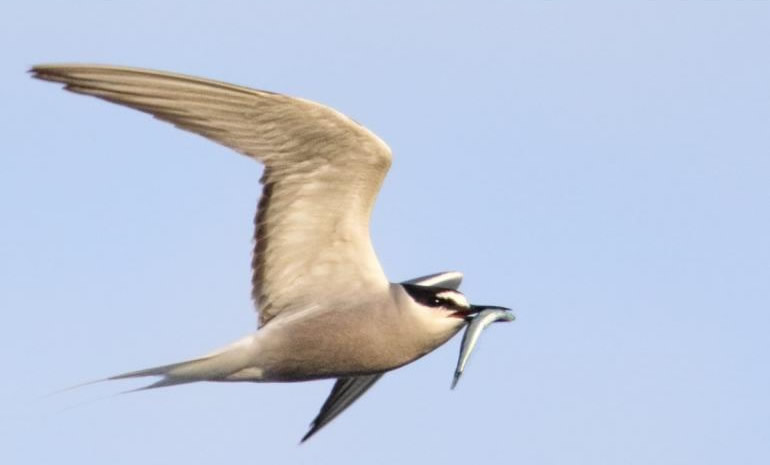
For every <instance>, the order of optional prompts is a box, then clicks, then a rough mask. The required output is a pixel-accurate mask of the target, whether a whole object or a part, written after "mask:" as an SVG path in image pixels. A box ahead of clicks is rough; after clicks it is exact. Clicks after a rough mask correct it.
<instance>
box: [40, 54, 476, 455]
mask: <svg viewBox="0 0 770 465" xmlns="http://www.w3.org/2000/svg"><path fill="white" fill-rule="evenodd" d="M31 72H32V74H33V76H34V77H36V78H39V79H43V80H47V81H53V82H58V83H62V84H64V86H65V89H67V90H70V91H72V92H75V93H80V94H85V95H90V96H94V97H98V98H101V99H104V100H107V101H110V102H113V103H117V104H120V105H125V106H127V107H131V108H134V109H136V110H139V111H143V112H145V113H149V114H151V115H153V116H154V117H156V118H158V119H160V120H163V121H167V122H170V123H172V124H174V125H175V126H177V127H179V128H181V129H184V130H187V131H190V132H193V133H196V134H199V135H202V136H204V137H206V138H208V139H210V140H213V141H215V142H218V143H220V144H223V145H225V146H227V147H230V148H232V149H233V150H235V151H237V152H238V153H241V154H243V155H246V156H248V157H251V158H253V159H255V160H257V161H259V162H261V163H262V164H263V165H264V171H263V173H262V177H261V179H260V182H261V183H262V184H263V185H264V188H263V191H262V196H261V198H260V201H259V206H258V209H257V215H256V218H255V221H254V223H255V235H254V239H255V247H254V255H253V260H252V269H253V274H252V285H253V287H252V296H253V298H254V300H255V303H256V304H257V308H258V310H259V329H258V331H257V332H256V333H254V334H252V335H249V336H247V337H245V338H243V339H241V340H239V341H237V342H235V343H233V344H231V345H229V346H227V347H224V348H222V349H220V350H217V351H215V352H213V353H211V354H208V355H206V356H203V357H199V358H196V359H192V360H188V361H184V362H180V363H174V364H171V365H164V366H159V367H155V368H150V369H145V370H140V371H134V372H130V373H124V374H121V375H117V376H113V377H111V378H109V379H123V378H132V377H142V376H160V377H162V378H161V379H160V380H159V381H158V382H156V383H154V384H151V385H149V386H147V387H146V388H144V389H147V388H154V387H161V386H169V385H174V384H182V383H190V382H196V381H257V382H261V381H305V380H311V379H320V378H337V379H338V381H337V383H336V384H335V386H334V388H333V390H332V392H331V394H330V396H329V398H328V399H327V401H326V403H325V404H324V406H323V407H322V409H321V412H320V413H319V415H318V417H316V419H315V420H314V422H313V425H312V427H311V429H310V431H309V432H308V434H307V435H306V436H305V438H303V440H304V439H307V438H308V437H309V436H310V435H312V434H313V433H314V432H316V431H318V429H320V428H321V427H322V426H323V425H325V424H326V423H328V422H329V421H331V419H333V418H334V417H335V416H336V415H338V414H339V413H340V412H341V411H342V410H344V409H345V408H346V407H347V406H349V405H350V404H351V403H352V402H353V401H355V400H356V399H357V398H358V397H360V396H361V395H362V394H363V393H364V392H365V391H366V390H367V389H368V388H369V387H371V386H372V384H374V383H375V382H376V381H377V380H378V379H379V377H380V376H382V373H384V372H386V371H388V370H392V369H394V368H398V367H400V366H402V365H404V364H406V363H409V362H411V361H413V360H415V359H417V358H419V357H421V356H423V355H425V354H427V353H428V352H430V351H432V350H433V349H435V348H436V347H438V346H440V345H441V344H443V343H444V342H446V341H447V340H448V339H449V338H450V337H452V336H453V335H454V334H455V333H456V332H457V331H458V330H459V329H460V328H461V327H462V326H463V324H464V323H465V319H464V315H465V314H470V313H471V312H476V311H478V310H479V309H478V308H474V307H472V306H471V305H470V304H469V303H468V301H467V300H466V299H465V297H464V296H463V295H462V294H460V293H459V292H457V291H456V289H457V287H458V286H459V284H460V280H461V279H462V275H461V274H460V273H457V272H448V273H439V274H436V275H431V276H425V277H422V278H418V279H416V280H413V281H412V282H411V283H403V284H393V283H390V282H388V279H387V278H386V276H385V273H384V272H383V270H382V267H381V266H380V263H379V260H378V259H377V256H376V254H375V252H374V248H373V247H372V244H371V241H370V238H369V218H370V215H371V211H372V208H373V205H374V201H375V198H376V196H377V193H378V191H379V189H380V186H381V185H382V181H383V179H384V178H385V175H386V173H387V171H388V169H389V167H390V164H391V152H390V148H389V147H388V146H387V144H385V142H383V141H382V140H381V139H380V138H379V137H377V136H376V135H375V134H374V133H372V132H371V131H369V130H368V129H366V128H365V127H363V126H361V125H360V124H358V123H356V122H355V121H353V120H351V119H350V118H348V117H347V116H345V115H343V114H341V113H339V112H337V111H336V110H333V109H331V108H329V107H326V106H324V105H320V104H318V103H315V102H311V101H309V100H305V99H301V98H295V97H289V96H286V95H281V94H276V93H272V92H266V91H261V90H255V89H249V88H246V87H240V86H235V85H232V84H227V83H223V82H218V81H212V80H208V79H201V78H196V77H191V76H184V75H180V74H173V73H165V72H159V71H152V70H143V69H135V68H123V67H114V66H103V65H78V64H73V65H41V66H35V67H33V68H32V70H31Z"/></svg>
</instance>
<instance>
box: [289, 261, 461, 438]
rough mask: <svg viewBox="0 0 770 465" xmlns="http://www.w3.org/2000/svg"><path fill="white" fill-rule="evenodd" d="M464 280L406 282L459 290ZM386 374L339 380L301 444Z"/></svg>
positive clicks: (455, 275)
mask: <svg viewBox="0 0 770 465" xmlns="http://www.w3.org/2000/svg"><path fill="white" fill-rule="evenodd" d="M462 279H463V274H462V273H460V272H459V271H447V272H443V273H436V274H432V275H428V276H421V277H419V278H415V279H410V280H409V281H405V282H406V283H407V284H417V285H422V286H438V287H446V288H450V289H457V288H459V287H460V282H461V281H462ZM384 374H385V373H376V374H373V375H365V376H353V377H350V378H339V379H337V382H335V383H334V387H332V392H330V393H329V396H328V397H327V398H326V400H325V401H324V404H323V406H321V410H320V411H319V412H318V415H316V417H315V418H314V419H313V422H312V423H310V429H309V430H308V432H307V433H305V436H303V437H302V441H300V442H305V441H307V440H308V439H310V437H311V436H313V435H314V434H315V433H317V432H318V431H319V430H320V429H321V428H323V427H324V426H326V425H327V424H328V423H329V422H330V421H332V420H334V419H335V418H336V417H337V415H339V414H340V413H342V412H343V411H344V410H345V409H346V408H348V407H350V405H351V404H352V403H353V402H355V401H356V400H358V398H359V397H361V396H362V395H364V393H365V392H366V391H368V390H369V388H370V387H372V386H373V385H374V383H376V382H377V381H378V380H379V379H380V378H382V376H383V375H384Z"/></svg>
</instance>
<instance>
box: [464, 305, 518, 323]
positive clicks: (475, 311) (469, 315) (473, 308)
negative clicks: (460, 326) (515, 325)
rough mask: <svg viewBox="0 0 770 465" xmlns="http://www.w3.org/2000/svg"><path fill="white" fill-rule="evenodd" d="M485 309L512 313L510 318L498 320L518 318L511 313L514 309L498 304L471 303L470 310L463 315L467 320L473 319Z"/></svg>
mask: <svg viewBox="0 0 770 465" xmlns="http://www.w3.org/2000/svg"><path fill="white" fill-rule="evenodd" d="M484 310H498V311H503V312H509V313H508V314H509V315H510V318H508V319H501V320H498V321H513V320H514V319H516V317H515V316H514V315H513V313H510V312H512V311H513V310H511V309H510V308H506V307H498V306H497V305H471V308H470V310H468V312H467V313H465V314H464V315H463V318H465V321H471V320H472V319H473V318H474V317H475V316H476V315H478V314H479V313H481V312H483V311H484Z"/></svg>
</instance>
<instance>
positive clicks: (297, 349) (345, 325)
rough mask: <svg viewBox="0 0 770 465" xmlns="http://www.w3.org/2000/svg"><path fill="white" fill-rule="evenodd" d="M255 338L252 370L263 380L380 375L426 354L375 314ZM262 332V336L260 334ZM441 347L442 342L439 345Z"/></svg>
mask: <svg viewBox="0 0 770 465" xmlns="http://www.w3.org/2000/svg"><path fill="white" fill-rule="evenodd" d="M275 323H278V324H277V325H276V326H274V327H272V328H271V327H270V325H271V324H273V323H272V322H271V323H270V324H268V325H267V326H265V327H264V328H262V329H261V330H260V331H259V332H258V333H257V335H258V338H257V339H258V341H257V342H258V343H257V344H256V347H255V359H254V362H255V367H258V368H259V369H260V370H261V380H263V381H306V380H311V379H321V378H338V377H344V376H356V375H363V374H371V373H380V372H384V371H388V370H392V369H394V368H398V367H400V366H402V365H405V364H407V363H409V362H411V361H413V360H415V359H417V358H419V357H421V356H423V355H425V354H426V353H427V352H430V350H432V349H433V348H435V346H434V347H426V346H425V344H424V343H423V341H420V340H418V339H417V338H415V337H413V336H414V335H413V334H410V333H408V332H404V331H403V329H402V328H399V327H398V325H395V324H392V323H389V322H388V321H387V319H385V320H381V321H378V319H377V316H376V315H369V317H368V318H367V317H365V316H364V315H360V316H358V315H352V316H351V315H349V314H348V315H347V316H345V317H344V318H334V317H330V318H326V319H321V318H308V319H301V320H297V321H295V322H291V323H287V324H281V322H275ZM260 333H261V334H260ZM442 342H443V341H442Z"/></svg>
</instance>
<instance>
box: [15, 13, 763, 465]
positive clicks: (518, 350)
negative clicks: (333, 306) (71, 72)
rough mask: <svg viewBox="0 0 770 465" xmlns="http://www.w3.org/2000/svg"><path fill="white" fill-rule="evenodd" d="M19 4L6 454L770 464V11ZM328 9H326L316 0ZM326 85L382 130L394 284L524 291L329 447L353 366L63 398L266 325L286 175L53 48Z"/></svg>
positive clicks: (317, 93)
mask: <svg viewBox="0 0 770 465" xmlns="http://www.w3.org/2000/svg"><path fill="white" fill-rule="evenodd" d="M362 3H364V2H353V1H347V2H340V1H337V2H295V1H285V2H271V3H266V2H246V1H243V2H228V1H224V2H208V5H207V6H203V5H201V4H196V3H192V2H189V1H184V2H182V1H164V2H155V1H131V2H128V1H99V2H96V1H94V2H77V1H74V2H34V1H29V2H10V3H8V4H7V5H5V7H4V8H3V13H2V17H1V18H0V43H2V44H3V47H2V48H3V51H2V60H0V80H1V82H2V86H0V101H1V102H2V111H0V128H2V129H1V130H2V134H3V138H2V140H3V148H2V155H0V215H1V217H2V228H0V309H2V317H3V318H2V325H0V340H1V341H2V351H0V353H1V354H2V355H0V357H2V360H0V362H1V363H2V367H3V372H4V375H3V381H2V383H0V399H2V400H0V443H2V447H0V462H2V463H7V464H11V463H13V464H18V463H30V464H32V463H35V464H42V463H73V464H74V463H78V464H107V463H110V464H145V463H147V464H150V463H184V464H199V463H200V464H203V463H255V464H256V463H271V464H273V463H335V464H348V463H376V464H393V463H440V464H470V463H500V464H557V463H570V464H597V463H599V464H601V463H623V464H651V463H655V464H685V463H688V464H689V463H698V464H722V463H740V464H744V465H746V464H767V463H770V400H768V393H770V370H769V366H768V356H769V355H770V342H768V333H769V332H770V58H769V57H770V55H768V47H769V46H770V3H768V2H766V1H740V2H728V1H719V2H717V1H713V2H622V3H623V4H622V6H621V5H619V3H620V2H612V3H610V2H607V3H604V4H590V5H589V4H586V3H583V2H556V1H553V2H516V3H514V2H465V3H459V2H387V4H386V2H379V4H378V5H374V2H367V3H370V5H368V6H362ZM322 4H323V5H322ZM66 61H75V62H98V63H110V64H120V65H133V66H142V67H149V68H158V69H164V70H171V71H176V72H183V73H189V74H194V75H200V76H205V77H210V78H216V79H221V80H225V81H230V82H234V83H238V84H243V85H248V86H251V87H256V88H262V89H268V90H273V91H277V92H283V93H288V94H291V95H297V96H302V97H306V98H309V99H312V100H316V101H319V102H322V103H325V104H328V105H331V106H333V107H334V108H337V109H339V110H340V111H342V112H344V113H346V114H348V115H350V116H351V117H353V118H355V119H356V120H358V121H360V122H362V123H363V124H365V125H366V126H368V127H369V128H370V129H371V130H373V131H374V132H376V133H377V134H379V135H380V136H381V137H382V138H383V139H384V140H386V141H387V142H388V143H389V145H390V146H391V147H392V149H393V154H394V164H393V168H392V169H391V172H390V174H389V176H388V178H387V180H386V182H385V185H384V187H383V190H382V193H381V195H380V196H379V199H378V203H377V206H376V208H375V212H374V218H373V225H372V234H373V241H374V243H375V247H376V249H377V251H378V254H379V256H380V259H381V261H382V263H383V267H384V268H385V271H386V273H387V274H388V276H389V277H390V278H391V280H394V281H396V280H404V279H409V278H412V277H414V276H418V275H422V274H426V273H430V272H434V271H440V270H447V269H458V270H461V271H463V272H465V276H466V279H465V282H464V283H463V287H462V289H463V290H464V291H465V292H466V293H467V294H468V295H469V297H470V298H471V299H472V300H473V301H475V302H478V303H490V304H501V305H508V306H512V307H514V308H515V309H516V310H517V315H518V320H517V321H516V322H515V323H513V324H511V325H506V326H504V325H496V326H493V327H491V328H490V329H489V330H488V331H487V332H486V333H485V334H484V336H483V337H482V340H481V343H480V345H479V347H478V349H477V351H476V352H475V353H474V357H473V358H472V359H471V362H470V364H469V366H468V369H467V370H466V373H465V376H464V377H463V379H462V380H461V382H460V384H459V386H458V388H457V389H456V390H455V391H450V390H449V384H450V381H451V377H452V372H453V370H454V364H455V361H456V357H457V353H458V347H459V338H455V339H453V340H452V341H450V342H449V343H448V344H447V345H446V346H444V347H442V348H441V349H439V350H437V351H436V352H435V353H433V354H431V355H429V356H427V357H425V358H424V359H422V360H419V361H418V362H416V363H414V364H412V365H409V366H407V367H404V368H403V369H401V370H398V371H397V372H394V373H391V374H389V375H388V376H386V377H385V378H384V379H383V380H382V381H381V382H380V383H379V384H378V385H377V386H376V387H374V388H373V389H372V391H371V392H370V393H368V394H367V395H366V396H365V397H363V398H362V400H360V401H359V402H358V403H357V404H356V405H354V406H353V407H352V408H351V409H350V410H349V411H347V412H345V413H344V414H343V415H342V416H340V417H339V418H338V419H337V420H335V421H334V422H333V423H332V424H330V425H329V426H328V427H327V428H326V429H325V430H323V431H322V432H321V433H319V434H318V435H317V436H316V437H314V438H313V439H312V440H311V441H309V442H308V443H307V444H305V445H303V446H301V447H299V446H297V442H298V440H299V438H300V437H301V436H302V434H304V432H305V428H306V425H307V424H308V423H309V422H310V420H311V419H312V418H313V416H314V415H315V414H316V412H317V410H318V408H319V407H320V405H321V403H322V402H323V400H324V398H325V396H326V394H327V391H328V390H329V389H330V388H331V384H332V383H331V382H330V381H326V382H314V383H304V384H292V385H282V384H262V385H252V384H239V385H220V384H205V383H200V384H195V385H188V386H182V387H175V388H169V389H165V390H157V391H154V392H147V393H138V394H131V395H125V396H112V395H113V394H114V393H117V392H120V391H122V390H125V389H129V388H132V387H136V386H139V385H141V383H131V382H124V383H111V384H110V383H108V384H102V385H96V386H89V387H84V388H81V389H79V390H76V391H71V392H66V393H63V394H60V395H56V396H53V397H44V396H45V395H46V394H48V393H50V392H52V391H55V390H57V389H59V388H62V387H65V386H68V385H71V384H75V383H78V382H81V381H87V380H91V379H94V378H99V377H102V376H107V375H112V374H115V373H119V372H123V371H127V370H133V369H138V368H144V367H147V366H153V365H157V364H163V363H168V362H173V361H177V360H180V359H185V358H189V357H192V356H196V355H199V354H202V353H204V352H206V351H208V350H210V349H212V348H215V347H218V346H221V345H223V344H225V343H227V342H229V341H231V340H233V339H236V338H238V337H240V336H242V335H245V334H247V333H248V332H250V331H252V330H253V329H254V327H255V324H256V323H255V315H254V313H253V310H252V306H251V302H250V299H249V281H250V271H249V263H250V253H251V236H252V231H251V228H252V218H253V214H254V209H255V206H256V201H257V198H258V194H259V185H258V184H257V179H258V178H259V175H260V171H261V168H260V167H259V166H258V165H257V164H256V163H254V162H253V161H251V160H249V159H247V158H245V157H241V156H238V155H236V154H234V153H232V152H230V151H228V150H227V149H225V148H222V147H219V146H217V145H215V144H213V143H211V142H208V141H206V140H204V139H203V138H201V137H198V136H195V135H190V134H187V133H184V132H182V131H179V130H177V129H174V128H173V127H171V126H170V125H166V124H163V123H160V122H158V121H155V120H153V119H152V118H150V117H148V116H146V115H144V114H141V113H138V112H134V111H131V110H127V109H125V108H121V107H118V106H115V105H110V104H107V103H105V102H101V101H98V100H96V99H92V98H85V97H82V96H76V95H72V94H68V93H65V92H63V91H61V90H60V89H59V88H58V87H57V86H56V85H52V84H49V83H43V82H39V81H34V80H32V79H30V78H29V77H28V76H27V75H26V74H25V71H26V69H27V68H28V67H29V66H31V65H33V64H35V63H41V62H66Z"/></svg>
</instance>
